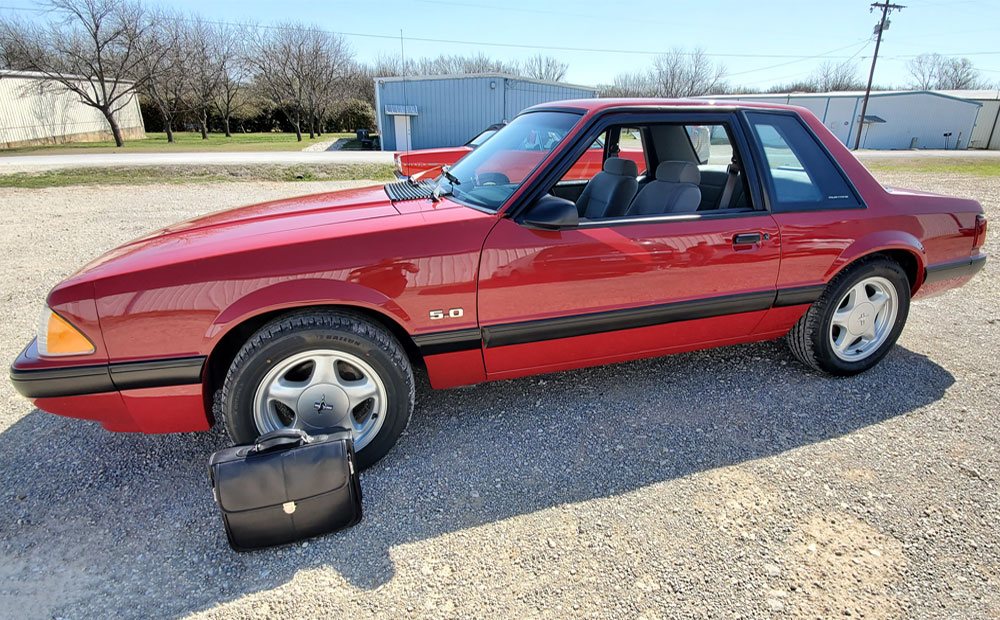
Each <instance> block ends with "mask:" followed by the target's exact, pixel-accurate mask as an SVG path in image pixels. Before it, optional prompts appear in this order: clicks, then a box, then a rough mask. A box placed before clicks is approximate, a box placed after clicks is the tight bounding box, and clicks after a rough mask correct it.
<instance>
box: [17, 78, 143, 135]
mask: <svg viewBox="0 0 1000 620" xmlns="http://www.w3.org/2000/svg"><path fill="white" fill-rule="evenodd" d="M22 75H23V74H13V75H12V74H6V75H2V76H0V148H2V147H8V146H16V145H18V144H32V143H39V142H66V141H73V140H75V139H87V140H101V139H105V140H110V139H111V128H110V127H109V126H108V123H107V121H106V120H105V119H104V115H103V114H101V112H100V111H99V110H97V109H95V108H91V107H89V106H86V105H83V104H82V103H80V100H79V97H78V96H76V95H74V94H73V93H71V92H68V91H66V90H65V89H63V88H61V87H59V86H57V85H54V84H49V85H45V84H44V82H43V81H42V80H40V79H38V78H33V77H23V76H22ZM117 117H118V122H119V124H120V126H121V128H122V131H123V132H124V133H125V134H126V136H127V137H132V138H136V137H144V136H145V132H144V131H143V124H142V115H141V114H140V112H139V102H138V101H137V100H136V99H133V100H132V101H130V102H129V103H128V105H126V106H125V107H124V108H122V109H121V110H120V111H119V112H118V114H117Z"/></svg>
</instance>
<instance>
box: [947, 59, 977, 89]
mask: <svg viewBox="0 0 1000 620" xmlns="http://www.w3.org/2000/svg"><path fill="white" fill-rule="evenodd" d="M985 86H986V83H985V82H984V80H983V79H982V78H981V77H980V74H979V70H978V69H976V67H975V66H974V65H973V64H972V61H971V60H969V59H968V58H947V59H945V62H943V63H942V64H941V69H940V73H939V75H938V86H937V88H939V89H942V90H965V89H968V88H983V87H985Z"/></svg>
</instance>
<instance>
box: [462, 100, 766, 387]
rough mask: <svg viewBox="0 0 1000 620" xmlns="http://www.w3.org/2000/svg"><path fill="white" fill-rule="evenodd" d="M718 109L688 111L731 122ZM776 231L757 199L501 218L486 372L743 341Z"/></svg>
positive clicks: (484, 264) (489, 293) (485, 315)
mask: <svg viewBox="0 0 1000 620" xmlns="http://www.w3.org/2000/svg"><path fill="white" fill-rule="evenodd" d="M666 117H667V120H672V119H674V118H675V117H674V116H671V115H666ZM724 119H725V120H724V121H720V120H719V119H718V118H716V117H713V118H711V119H704V118H699V119H695V120H699V121H701V122H705V121H706V120H714V121H716V122H725V123H726V124H727V126H729V127H731V128H732V129H733V130H734V131H735V130H736V123H735V122H734V121H733V120H732V119H731V118H730V117H729V115H726V116H725V117H724ZM660 120H663V119H660ZM584 139H586V138H584ZM741 144H745V143H744V142H743V141H742V138H741ZM741 148H744V149H745V146H744V147H741ZM658 150H666V149H664V148H663V146H662V145H660V146H659V148H658ZM691 157H692V158H693V157H694V156H693V155H692V156H691ZM688 161H691V159H689V160H688ZM747 163H748V166H750V167H751V169H752V164H751V163H750V162H749V161H748V162H747ZM753 185H755V184H750V186H753ZM754 191H757V190H754ZM756 204H758V205H759V204H760V202H759V198H758V200H757V201H756ZM777 232H778V230H777V226H776V224H775V222H774V220H773V219H772V218H771V216H770V215H769V214H768V213H767V212H766V211H764V210H760V209H758V210H752V208H751V209H741V210H732V211H731V210H726V209H724V210H720V211H717V212H713V213H708V212H705V213H701V212H695V213H688V214H664V215H662V216H655V217H639V218H636V217H621V218H613V219H608V220H599V219H598V220H590V221H585V222H582V223H581V224H580V225H579V226H577V227H574V228H569V229H563V230H539V229H536V228H532V227H530V226H526V225H524V224H522V223H519V222H518V221H517V218H504V219H501V220H500V221H499V222H498V223H497V225H496V226H495V227H494V228H493V230H492V231H491V232H490V234H489V236H488V237H487V239H486V241H485V244H484V247H483V253H482V258H481V260H480V273H479V295H478V311H479V317H480V326H481V328H482V331H483V342H484V359H485V362H486V370H487V373H488V374H489V375H490V376H491V377H492V378H502V377H505V376H516V375H518V374H521V373H526V372H538V371H545V370H559V369H564V368H572V367H578V366H584V365H589V364H597V363H604V362H610V361H617V360H625V359H633V358H638V357H644V356H650V355H657V354H662V353H668V352H673V351H680V350H685V349H692V348H698V347H699V346H702V345H708V344H713V343H714V344H724V343H727V342H735V341H739V340H740V339H745V338H747V337H748V336H749V335H750V334H751V333H752V332H753V330H754V327H755V326H756V324H757V323H758V322H759V320H760V319H761V318H762V316H763V315H764V313H765V312H766V311H767V309H768V308H770V307H771V304H772V303H773V300H774V296H775V282H776V279H777V274H778V265H779V254H780V253H779V246H778V239H777Z"/></svg>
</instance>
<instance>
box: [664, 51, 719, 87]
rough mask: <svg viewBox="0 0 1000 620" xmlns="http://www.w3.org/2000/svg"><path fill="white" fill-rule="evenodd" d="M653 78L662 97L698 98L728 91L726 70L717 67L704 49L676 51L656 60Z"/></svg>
mask: <svg viewBox="0 0 1000 620" xmlns="http://www.w3.org/2000/svg"><path fill="white" fill-rule="evenodd" d="M652 77H653V80H654V82H655V83H656V85H657V95H658V96H660V97H698V96H700V95H711V94H713V93H718V92H720V91H722V90H724V89H725V77H726V67H725V65H723V64H721V63H718V64H713V63H712V61H711V60H710V59H709V58H708V55H707V54H706V53H705V50H703V49H701V48H698V49H695V50H694V51H693V52H687V51H684V50H683V49H682V48H674V49H673V50H671V51H670V52H669V53H667V54H662V55H660V56H657V57H656V59H655V60H654V61H653V72H652Z"/></svg>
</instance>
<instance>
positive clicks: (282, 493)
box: [208, 429, 361, 551]
mask: <svg viewBox="0 0 1000 620" xmlns="http://www.w3.org/2000/svg"><path fill="white" fill-rule="evenodd" d="M208 471H209V476H210V477H211V480H212V489H213V492H214V495H215V501H216V502H217V503H218V505H219V509H220V510H221V511H222V521H223V523H224V524H225V526H226V536H227V537H228V538H229V544H230V546H231V547H232V548H233V549H236V550H237V551H248V550H250V549H259V548H261V547H270V546H272V545H281V544H285V543H290V542H294V541H296V540H302V539H304V538H311V537H313V536H319V535H320V534H327V533H330V532H335V531H337V530H341V529H343V528H345V527H349V526H351V525H354V524H355V523H357V522H358V521H360V520H361V484H360V482H359V480H358V473H357V468H356V465H355V462H354V442H353V441H352V440H351V433H350V432H348V431H337V432H334V433H330V434H328V435H315V436H312V437H310V436H309V435H307V434H306V433H305V432H303V431H300V430H297V429H288V430H278V431H274V432H272V433H267V434H265V435H261V436H260V437H259V438H258V439H257V441H256V443H254V445H252V446H235V447H232V448H227V449H225V450H220V451H218V452H216V453H215V454H213V455H212V458H211V459H209V463H208Z"/></svg>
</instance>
